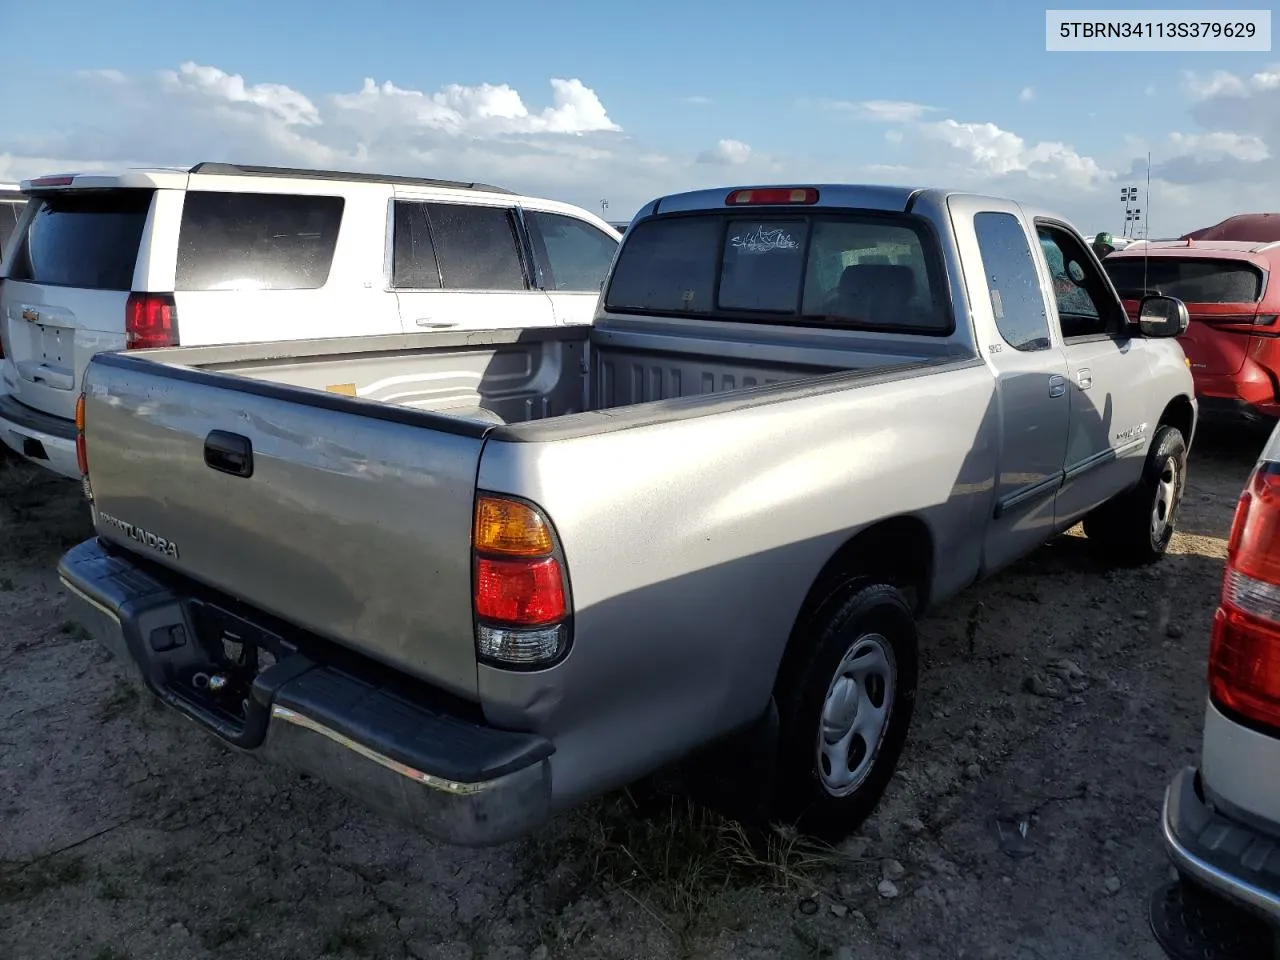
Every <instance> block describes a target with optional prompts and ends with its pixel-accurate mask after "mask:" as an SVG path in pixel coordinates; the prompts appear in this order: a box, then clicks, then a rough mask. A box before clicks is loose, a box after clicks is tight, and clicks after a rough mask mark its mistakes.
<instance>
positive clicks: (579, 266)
mask: <svg viewBox="0 0 1280 960" xmlns="http://www.w3.org/2000/svg"><path fill="white" fill-rule="evenodd" d="M525 221H526V222H527V223H528V224H529V227H530V230H531V232H532V234H533V240H534V248H535V250H536V251H537V254H538V258H537V259H538V261H539V268H540V271H541V274H542V277H541V279H542V283H543V285H544V286H545V287H546V288H547V289H548V290H557V291H561V292H580V293H596V294H598V293H599V292H600V284H602V283H604V278H605V274H607V273H608V272H609V264H611V263H612V262H613V255H614V254H615V253H617V251H618V241H617V239H615V238H614V237H611V236H609V234H607V233H605V232H604V231H603V230H599V229H597V228H595V227H593V226H592V225H591V224H589V223H586V222H584V221H582V220H578V219H576V218H575V217H566V216H564V215H563V214H559V213H543V212H541V211H538V210H528V211H526V212H525Z"/></svg>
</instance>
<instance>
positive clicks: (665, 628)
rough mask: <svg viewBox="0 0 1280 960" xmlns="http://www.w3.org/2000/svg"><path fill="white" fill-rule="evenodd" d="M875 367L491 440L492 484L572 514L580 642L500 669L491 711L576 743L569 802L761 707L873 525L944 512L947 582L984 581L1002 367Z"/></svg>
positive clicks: (569, 532)
mask: <svg viewBox="0 0 1280 960" xmlns="http://www.w3.org/2000/svg"><path fill="white" fill-rule="evenodd" d="M855 378H856V375H852V374H834V375H830V376H828V377H824V378H820V379H819V380H817V381H810V382H809V384H808V385H806V386H802V387H792V386H788V385H779V386H778V387H770V388H765V390H764V392H763V395H764V396H772V397H784V398H785V397H787V396H788V394H790V395H791V398H789V399H777V400H766V401H765V402H756V403H746V404H744V403H743V401H742V400H741V399H738V400H736V401H735V407H734V408H733V409H727V410H716V411H715V415H714V416H706V415H702V416H698V415H689V416H683V417H674V418H671V419H667V420H665V421H654V420H649V421H648V422H646V420H645V411H646V408H648V407H655V408H658V407H662V406H663V404H644V405H640V406H635V407H630V408H627V410H626V411H618V414H620V415H622V416H631V417H634V418H636V419H635V422H636V423H639V424H642V425H638V426H630V427H628V426H626V425H622V426H620V428H618V429H614V430H611V431H608V432H603V433H596V434H594V435H581V436H575V437H571V438H568V439H562V440H556V441H552V442H529V443H519V442H500V441H498V440H495V439H492V438H491V439H490V440H489V441H487V443H486V447H485V451H484V453H483V455H482V457H481V464H480V472H479V487H480V488H481V489H482V490H488V491H494V492H507V493H513V494H518V495H522V496H526V497H529V498H531V499H532V500H533V501H535V502H536V503H538V504H539V505H540V506H541V507H542V508H543V509H544V510H546V511H547V513H548V515H549V517H550V518H551V520H552V523H553V524H554V525H555V527H556V530H557V532H558V534H559V537H560V539H561V542H562V544H563V546H564V550H565V556H566V560H567V563H568V570H569V578H570V585H571V591H572V604H573V609H574V642H573V647H572V649H571V652H570V653H569V655H568V656H567V658H566V659H565V660H564V661H563V662H561V663H560V664H559V665H557V666H555V667H553V668H551V669H548V670H545V671H541V672H537V673H525V674H516V673H509V672H505V671H499V670H493V669H490V668H487V667H485V666H483V665H481V667H480V672H479V690H480V696H481V702H482V705H483V707H484V709H485V712H486V715H487V716H488V717H489V719H490V720H491V722H493V723H496V724H499V725H504V726H513V727H518V728H519V727H524V728H531V729H535V730H538V731H539V732H542V733H544V734H546V735H548V736H551V737H553V738H555V739H556V741H557V743H558V744H559V746H560V748H561V751H562V753H561V755H562V756H568V757H572V761H571V763H572V767H570V768H568V769H566V766H565V762H563V761H562V762H561V764H560V767H559V769H557V770H556V774H555V779H556V787H555V790H556V794H557V797H558V798H560V799H562V800H564V799H572V798H575V797H576V796H578V795H579V794H581V795H585V794H588V793H590V792H593V789H594V788H598V787H599V786H601V785H602V783H603V782H607V783H610V784H613V785H617V784H621V783H624V782H626V781H627V780H629V779H631V778H632V777H633V776H635V775H638V774H642V773H644V772H646V770H649V769H653V768H654V767H655V766H657V765H660V764H661V763H663V762H666V761H668V760H670V759H673V758H675V757H677V756H679V755H680V754H682V753H684V752H685V751H687V750H688V749H690V748H693V747H696V746H697V745H699V744H700V743H703V742H706V741H707V740H708V739H709V738H712V737H714V736H716V735H719V734H722V733H726V732H729V731H731V730H732V729H733V728H735V727H737V726H739V725H741V724H743V723H745V722H748V721H750V720H751V719H752V718H754V717H756V716H758V715H759V714H760V712H761V711H762V710H763V709H764V708H765V706H766V705H767V703H768V699H769V696H770V693H771V691H772V687H773V683H774V677H775V673H776V670H777V667H778V664H779V662H780V660H781V657H782V655H783V651H784V648H785V647H786V644H787V641H788V638H789V636H790V633H791V630H792V627H793V624H794V622H795V619H796V615H797V612H798V611H799V608H800V606H801V603H802V601H803V599H804V597H805V595H806V593H807V592H808V590H809V589H810V587H811V585H812V584H813V583H814V581H815V579H816V578H817V576H818V574H819V571H821V569H822V568H823V566H824V564H826V562H827V561H828V559H829V558H830V557H831V556H832V555H833V554H834V553H835V552H836V550H837V549H839V547H840V546H841V545H842V544H844V543H845V542H846V541H847V540H848V539H849V537H850V536H852V535H853V534H855V533H856V532H857V531H858V530H859V529H861V528H864V527H865V526H866V525H867V524H869V523H871V522H873V521H876V520H880V519H882V518H886V517H890V516H894V515H899V514H912V515H915V516H918V517H920V518H922V519H923V520H924V521H925V522H926V523H927V524H928V526H929V528H930V530H931V531H932V534H933V537H934V569H935V572H936V575H935V580H934V584H933V594H934V595H935V596H945V595H947V594H949V593H952V592H954V591H955V590H957V589H960V588H961V587H963V586H965V585H966V584H967V583H969V582H970V581H971V580H972V579H973V578H974V576H975V574H976V572H977V570H978V565H979V554H980V550H981V545H982V537H981V536H980V535H979V534H980V531H981V530H982V529H983V524H984V522H985V517H986V516H987V515H988V513H989V511H990V509H991V502H992V500H991V498H992V496H993V490H992V485H991V483H992V468H993V466H994V459H995V446H996V430H997V429H998V420H997V417H996V411H995V406H994V403H995V397H994V388H993V381H992V377H991V375H990V372H989V371H988V369H987V368H986V367H985V366H984V365H983V364H982V363H981V362H980V361H977V360H971V361H963V360H962V361H958V362H956V363H955V364H953V365H950V366H946V367H942V368H936V367H935V368H933V369H928V368H926V369H925V370H924V371H919V372H917V373H915V374H913V375H910V376H903V374H901V373H896V372H890V373H887V374H883V375H880V376H873V377H872V378H870V380H860V381H859V380H857V379H855ZM855 383H856V384H857V386H856V387H855V386H854V384H855ZM699 400H700V401H702V402H703V403H705V404H706V406H707V407H708V408H709V409H712V410H714V409H715V406H716V404H717V403H719V402H720V401H717V400H716V399H715V398H706V399H704V398H699ZM696 405H697V403H696V402H695V406H696ZM685 406H686V407H687V406H688V405H687V403H686V404H685ZM944 411H945V413H943V412H944ZM584 416H599V417H608V416H610V413H609V412H608V411H604V412H601V413H599V414H588V415H584ZM638 745H641V746H638Z"/></svg>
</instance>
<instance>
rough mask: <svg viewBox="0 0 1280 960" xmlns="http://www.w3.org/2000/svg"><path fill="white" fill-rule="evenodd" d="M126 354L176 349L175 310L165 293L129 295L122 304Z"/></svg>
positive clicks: (169, 295)
mask: <svg viewBox="0 0 1280 960" xmlns="http://www.w3.org/2000/svg"><path fill="white" fill-rule="evenodd" d="M124 309H125V313H124V333H125V349H126V350H146V349H148V348H150V347H176V346H177V345H178V308H177V307H176V306H175V305H174V302H173V295H172V294H168V293H131V294H129V300H128V302H127V303H126V304H125V308H124Z"/></svg>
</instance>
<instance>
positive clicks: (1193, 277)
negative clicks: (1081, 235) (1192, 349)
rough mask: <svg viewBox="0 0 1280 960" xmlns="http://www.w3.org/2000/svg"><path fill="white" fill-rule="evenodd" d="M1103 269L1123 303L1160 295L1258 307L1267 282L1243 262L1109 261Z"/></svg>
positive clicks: (1189, 259) (1160, 258) (1191, 259)
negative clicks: (1256, 304) (1257, 304)
mask: <svg viewBox="0 0 1280 960" xmlns="http://www.w3.org/2000/svg"><path fill="white" fill-rule="evenodd" d="M1102 266H1103V268H1104V269H1105V270H1106V271H1107V274H1108V275H1109V276H1110V277H1111V282H1112V284H1114V285H1115V288H1116V291H1117V292H1118V293H1119V294H1120V296H1122V297H1124V298H1125V299H1126V300H1141V299H1142V298H1143V297H1144V296H1152V295H1155V294H1160V295H1162V296H1166V297H1177V298H1178V299H1179V300H1181V301H1182V302H1183V303H1257V302H1258V301H1259V300H1261V299H1262V291H1263V287H1264V285H1265V280H1266V278H1265V277H1264V276H1263V272H1262V271H1261V270H1260V269H1258V268H1257V267H1255V266H1254V265H1253V264H1251V263H1245V262H1244V261H1243V260H1212V259H1209V258H1206V257H1170V256H1165V255H1160V256H1155V257H1108V258H1107V259H1106V260H1104V261H1102Z"/></svg>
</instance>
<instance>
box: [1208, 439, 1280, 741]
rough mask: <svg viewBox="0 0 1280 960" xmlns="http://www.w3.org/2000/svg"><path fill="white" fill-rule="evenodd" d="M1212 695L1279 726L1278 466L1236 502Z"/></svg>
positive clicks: (1269, 467)
mask: <svg viewBox="0 0 1280 960" xmlns="http://www.w3.org/2000/svg"><path fill="white" fill-rule="evenodd" d="M1209 693H1210V696H1211V697H1212V698H1213V700H1214V702H1215V703H1217V704H1218V706H1220V707H1224V708H1226V709H1228V710H1230V711H1232V712H1234V713H1236V714H1238V715H1240V716H1241V717H1244V718H1246V719H1249V720H1253V721H1256V722H1258V723H1262V724H1265V725H1267V726H1270V727H1276V728H1280V465H1277V464H1262V465H1260V466H1259V467H1258V468H1257V469H1255V470H1254V472H1253V474H1252V476H1250V478H1249V483H1248V486H1246V488H1245V491H1244V493H1242V494H1241V496H1240V501H1239V503H1237V504H1236V512H1235V519H1234V520H1233V521H1232V524H1231V537H1230V539H1229V540H1228V541H1227V565H1226V571H1225V573H1224V575H1223V579H1222V599H1221V602H1220V604H1219V606H1218V610H1217V612H1216V613H1215V614H1214V618H1213V635H1212V638H1211V640H1210V644H1209Z"/></svg>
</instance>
